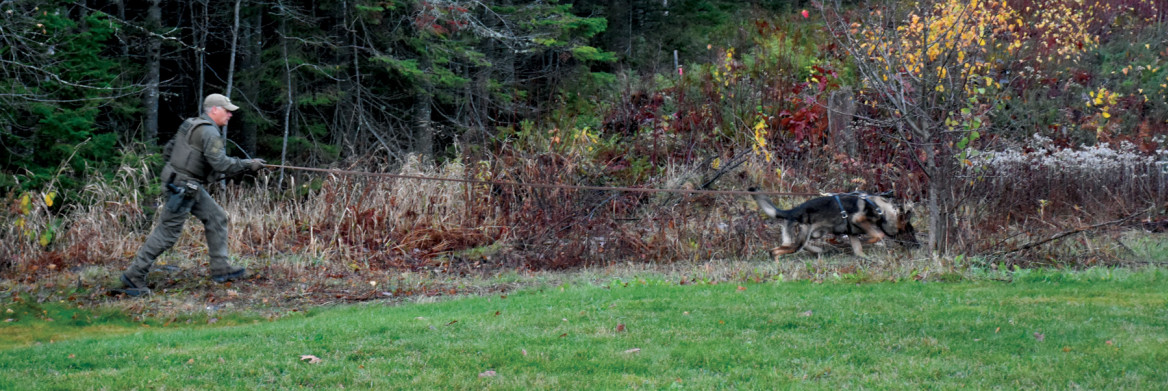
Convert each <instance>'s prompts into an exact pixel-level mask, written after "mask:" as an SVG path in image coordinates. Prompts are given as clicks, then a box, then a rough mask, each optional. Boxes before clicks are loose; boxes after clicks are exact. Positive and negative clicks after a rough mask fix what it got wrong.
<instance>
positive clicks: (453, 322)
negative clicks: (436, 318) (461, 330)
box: [446, 320, 458, 326]
mask: <svg viewBox="0 0 1168 391" xmlns="http://www.w3.org/2000/svg"><path fill="white" fill-rule="evenodd" d="M455 323H458V321H457V320H452V321H450V323H447V324H446V325H447V326H449V325H452V324H455Z"/></svg>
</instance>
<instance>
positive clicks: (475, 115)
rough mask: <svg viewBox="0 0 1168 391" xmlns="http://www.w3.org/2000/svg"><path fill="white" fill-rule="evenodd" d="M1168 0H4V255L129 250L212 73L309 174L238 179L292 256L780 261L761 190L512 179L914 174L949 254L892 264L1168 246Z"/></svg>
mask: <svg viewBox="0 0 1168 391" xmlns="http://www.w3.org/2000/svg"><path fill="white" fill-rule="evenodd" d="M1166 10H1168V2H1166V1H1164V0H1113V1H1095V0H1003V1H965V0H930V1H919V2H909V1H834V2H831V1H827V2H818V1H783V0H752V1H730V0H672V1H670V0H624V1H622V0H608V1H595V0H583V1H554V0H546V1H523V0H499V1H475V0H386V1H372V0H327V1H292V0H263V1H257V0H235V1H230V2H228V1H223V2H211V1H207V0H198V1H168V0H139V1H126V0H110V1H100V0H75V1H63V0H3V1H0V65H2V68H0V69H2V70H0V72H2V73H3V77H0V144H2V148H0V189H2V192H3V193H2V194H3V200H4V203H5V205H6V206H7V207H6V208H5V211H4V213H3V214H0V220H2V221H3V222H4V227H3V228H2V230H3V231H0V237H2V238H0V242H3V243H2V244H0V276H3V277H5V278H11V279H34V278H37V277H36V276H43V275H55V274H58V273H64V272H65V271H67V270H69V271H76V270H80V269H83V268H89V267H102V268H109V269H112V270H115V271H116V270H118V269H119V268H120V267H123V266H124V265H125V262H127V260H128V259H129V257H130V256H132V254H133V252H134V251H135V250H136V249H137V247H138V246H140V244H141V241H142V240H143V239H144V238H145V236H146V234H148V233H149V230H150V227H151V224H152V221H153V217H154V210H155V209H156V208H157V207H158V203H159V201H160V199H159V198H160V194H161V184H160V181H159V179H158V178H156V175H157V171H158V169H159V168H161V165H162V163H163V162H162V161H161V157H160V149H161V145H162V144H164V143H165V142H166V141H167V140H169V139H170V137H171V136H172V135H173V134H174V132H175V130H176V129H177V128H178V125H179V123H181V121H183V119H184V118H187V117H191V116H195V115H196V114H198V110H199V105H200V103H201V101H202V97H203V96H205V95H207V94H210V93H222V94H224V95H227V96H229V97H231V99H232V100H233V101H234V102H235V103H236V104H237V105H239V106H240V107H241V108H240V110H238V111H237V112H236V113H235V115H236V118H235V119H234V120H232V122H231V123H230V124H229V125H228V126H227V127H225V129H224V132H225V136H226V138H227V139H228V140H229V142H228V145H229V148H228V155H231V156H237V157H260V158H264V159H266V160H267V161H268V162H269V163H274V164H277V165H279V166H281V168H278V169H272V170H268V171H266V172H262V173H260V174H258V175H254V176H245V177H237V178H228V179H227V180H226V181H224V182H222V186H221V188H220V189H219V190H218V191H217V193H216V194H217V195H216V196H217V197H218V198H219V199H221V200H222V201H221V202H222V203H223V204H224V207H225V208H226V209H227V210H228V212H229V214H230V215H231V216H232V217H231V219H232V220H231V230H232V234H231V243H230V246H231V253H232V254H233V256H237V257H239V258H241V259H245V260H246V262H249V263H250V264H252V265H262V268H263V269H264V270H266V272H267V274H269V275H274V276H275V275H281V274H282V273H286V274H287V275H289V276H299V275H304V274H306V273H309V270H312V272H311V273H313V274H321V275H339V274H345V275H348V274H352V273H357V274H362V275H368V274H370V273H386V272H390V271H394V270H441V271H444V272H449V271H458V270H467V269H470V268H479V267H484V265H486V267H518V268H521V269H561V268H570V267H577V266H586V265H604V264H610V263H614V262H626V261H629V262H653V263H671V262H677V261H681V260H702V259H724V258H732V259H759V260H760V262H761V259H763V258H766V255H765V252H766V249H769V248H770V247H772V245H773V242H774V241H775V240H776V238H775V234H774V233H773V232H771V231H769V230H768V228H767V227H768V226H767V223H766V222H765V221H764V220H763V219H762V217H761V215H760V214H759V213H758V212H757V211H756V210H755V209H754V207H753V204H752V203H750V202H749V199H748V197H743V196H736V197H726V196H720V195H712V194H702V193H685V192H679V193H653V194H649V193H634V192H621V191H598V190H575V189H565V188H536V187H525V186H502V185H498V184H494V185H492V184H491V183H492V181H501V182H506V183H527V184H558V185H569V186H578V185H588V186H611V187H631V188H645V189H678V190H744V189H746V188H748V187H757V188H761V189H765V190H769V191H777V192H792V193H801V194H820V193H836V192H848V191H870V192H891V194H894V196H895V197H896V198H897V199H899V200H901V201H903V202H906V203H907V204H908V205H910V207H911V208H912V210H913V211H914V215H915V216H916V217H915V219H916V220H917V221H916V222H915V224H916V225H917V226H918V227H919V228H918V229H919V230H920V231H921V233H920V236H921V238H920V239H921V241H922V242H923V243H926V246H925V247H924V249H922V250H913V251H911V252H910V251H908V250H904V249H899V248H898V246H896V245H895V244H892V243H890V244H889V245H888V246H887V247H888V249H889V251H888V255H885V256H883V257H884V259H885V261H881V262H879V264H883V265H886V264H890V263H891V264H893V265H904V269H906V270H911V271H912V272H911V273H920V272H921V271H922V270H925V269H929V270H933V271H934V272H940V271H944V270H948V271H953V270H960V269H961V268H968V267H992V268H1011V267H1019V266H1021V267H1029V266H1046V265H1055V266H1070V267H1079V266H1093V265H1122V264H1131V263H1133V262H1135V263H1140V262H1144V263H1147V262H1162V261H1163V259H1160V260H1159V261H1157V260H1156V259H1155V258H1156V257H1155V256H1152V257H1151V258H1149V257H1148V256H1146V255H1143V252H1142V251H1143V250H1140V249H1141V248H1143V247H1146V246H1142V245H1141V243H1145V242H1146V241H1147V238H1146V237H1145V236H1142V235H1139V234H1133V232H1137V233H1147V232H1152V233H1157V232H1163V231H1164V230H1165V229H1168V69H1165V66H1166V65H1168V64H1166V62H1168V24H1166V20H1165V17H1166V16H1168V11H1166ZM293 167H314V168H327V169H334V170H338V171H336V172H334V173H324V174H321V173H319V172H309V171H304V170H296V169H294V168H293ZM340 170H344V171H345V172H357V173H382V174H385V173H393V174H407V175H414V176H421V177H431V178H445V179H460V180H473V181H479V182H474V183H477V184H466V183H459V182H435V181H425V180H411V179H403V178H388V179H387V178H385V177H377V176H367V175H365V176H363V175H346V174H340V173H339V172H340ZM805 198H806V197H803V198H802V199H801V198H799V197H794V198H791V197H788V198H784V199H782V200H779V203H780V204H782V205H786V206H787V207H789V206H791V205H794V204H797V203H798V202H801V201H802V200H803V199H805ZM201 236H202V233H201V231H200V230H199V228H198V224H197V223H193V224H188V229H187V233H186V235H185V236H184V239H182V240H181V241H180V243H179V245H178V246H176V247H175V250H174V251H172V253H174V255H172V256H173V257H174V259H173V261H174V262H175V263H179V264H181V263H183V262H189V263H194V264H197V263H198V262H199V258H201V256H200V255H199V254H202V253H201V251H205V250H204V247H203V244H202V239H201ZM1162 255H1163V254H1162V253H1161V256H1162ZM797 259H798V258H797ZM1149 259H1152V260H1151V261H1149ZM800 267H801V266H800ZM849 267H852V269H850V270H852V271H854V266H849ZM319 268H323V269H319ZM319 270H324V272H323V273H321V272H320V271H319Z"/></svg>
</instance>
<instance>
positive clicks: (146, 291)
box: [122, 273, 151, 297]
mask: <svg viewBox="0 0 1168 391" xmlns="http://www.w3.org/2000/svg"><path fill="white" fill-rule="evenodd" d="M122 285H124V286H125V287H124V288H122V292H125V293H126V295H127V296H130V297H138V296H150V293H151V292H150V288H147V287H146V279H145V278H132V277H129V276H126V273H122Z"/></svg>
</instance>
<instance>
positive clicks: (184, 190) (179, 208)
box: [166, 175, 199, 213]
mask: <svg viewBox="0 0 1168 391" xmlns="http://www.w3.org/2000/svg"><path fill="white" fill-rule="evenodd" d="M166 189H167V190H169V191H170V197H168V198H167V199H166V210H169V211H171V212H172V213H179V212H183V211H190V210H191V206H194V204H195V194H198V193H199V184H198V183H195V182H194V181H180V182H179V183H177V184H176V183H175V182H174V175H171V180H170V181H168V182H167V183H166Z"/></svg>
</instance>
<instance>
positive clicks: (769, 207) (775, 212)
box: [747, 187, 794, 220]
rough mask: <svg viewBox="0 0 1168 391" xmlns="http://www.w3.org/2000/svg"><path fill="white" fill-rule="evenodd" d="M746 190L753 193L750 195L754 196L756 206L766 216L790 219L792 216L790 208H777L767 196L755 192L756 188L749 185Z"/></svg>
mask: <svg viewBox="0 0 1168 391" xmlns="http://www.w3.org/2000/svg"><path fill="white" fill-rule="evenodd" d="M747 190H748V191H750V192H751V193H753V194H751V195H750V196H751V197H753V198H754V202H756V203H758V208H759V209H762V212H763V213H766V215H767V216H770V217H771V218H776V219H787V220H792V219H793V218H794V215H793V214H792V213H791V211H790V210H782V209H779V208H778V207H776V206H775V204H772V203H771V200H770V199H769V198H767V197H766V196H764V195H762V194H758V193H755V192H756V191H758V189H756V188H753V187H751V188H749V189H747Z"/></svg>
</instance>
